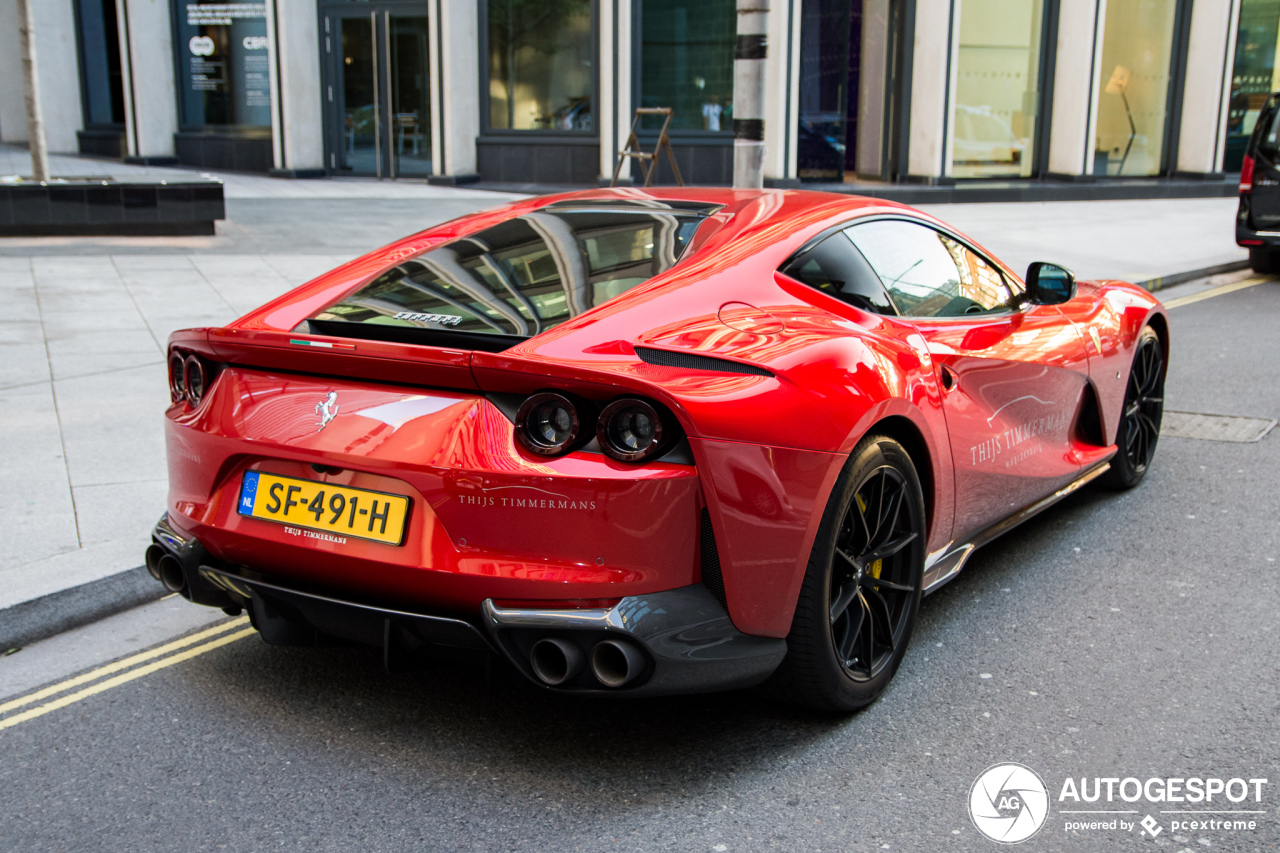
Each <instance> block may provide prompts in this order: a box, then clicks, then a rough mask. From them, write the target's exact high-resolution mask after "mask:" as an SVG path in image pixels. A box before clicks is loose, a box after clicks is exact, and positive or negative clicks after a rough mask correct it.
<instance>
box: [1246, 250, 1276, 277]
mask: <svg viewBox="0 0 1280 853" xmlns="http://www.w3.org/2000/svg"><path fill="white" fill-rule="evenodd" d="M1249 269H1251V270H1253V271H1254V272H1256V273H1262V274H1263V275H1270V274H1271V273H1274V272H1275V271H1276V262H1275V255H1274V254H1273V253H1272V251H1271V250H1270V249H1268V248H1267V247H1265V246H1263V247H1260V248H1257V249H1250V250H1249Z"/></svg>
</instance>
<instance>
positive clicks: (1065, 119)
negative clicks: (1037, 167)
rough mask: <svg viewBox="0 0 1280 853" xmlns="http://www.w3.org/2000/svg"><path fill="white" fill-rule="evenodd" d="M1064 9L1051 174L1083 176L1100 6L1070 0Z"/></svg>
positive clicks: (1089, 135) (1055, 84) (1089, 136)
mask: <svg viewBox="0 0 1280 853" xmlns="http://www.w3.org/2000/svg"><path fill="white" fill-rule="evenodd" d="M1060 8H1061V11H1060V12H1059V17H1058V57H1057V60H1056V62H1055V63H1054V67H1053V75H1054V77H1053V127H1052V128H1051V129H1050V132H1049V171H1050V172H1053V173H1055V174H1059V175H1083V174H1085V171H1086V163H1085V155H1086V153H1087V152H1088V150H1089V149H1090V147H1091V143H1092V141H1093V135H1092V133H1090V130H1089V118H1090V111H1091V109H1092V104H1093V99H1094V90H1095V88H1096V85H1095V83H1094V79H1095V77H1096V70H1095V68H1094V66H1095V64H1096V63H1095V61H1094V60H1095V45H1094V36H1095V31H1096V29H1097V17H1096V15H1095V12H1096V11H1097V6H1096V5H1095V4H1094V3H1085V2H1080V0H1077V1H1076V2H1071V0H1067V2H1064V3H1062V4H1061V7H1060ZM1100 41H1101V39H1099V42H1100ZM1099 49H1100V46H1099Z"/></svg>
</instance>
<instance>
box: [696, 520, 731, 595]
mask: <svg viewBox="0 0 1280 853" xmlns="http://www.w3.org/2000/svg"><path fill="white" fill-rule="evenodd" d="M700 541H701V544H702V585H703V586H705V587H706V588H707V589H709V590H711V594H712V595H714V596H715V597H716V601H718V602H720V606H721V607H723V608H724V609H725V610H728V609H729V600H728V599H727V598H725V595H724V575H722V574H721V573H720V552H719V551H717V550H716V534H715V532H714V531H713V530H712V529H711V514H710V513H709V512H707V510H706V508H705V507H703V510H702V531H701V535H700Z"/></svg>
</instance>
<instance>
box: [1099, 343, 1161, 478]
mask: <svg viewBox="0 0 1280 853" xmlns="http://www.w3.org/2000/svg"><path fill="white" fill-rule="evenodd" d="M1164 377H1165V363H1164V347H1163V346H1162V345H1161V343H1160V338H1159V336H1158V335H1156V333H1155V330H1153V329H1152V328H1151V327H1150V326H1147V327H1146V328H1144V329H1143V330H1142V333H1141V334H1140V335H1139V336H1138V343H1137V346H1135V347H1134V354H1133V367H1132V368H1131V369H1130V371H1129V384H1128V385H1127V386H1126V388H1125V393H1124V409H1123V410H1122V412H1121V421H1120V428H1119V430H1118V432H1117V435H1116V444H1118V445H1119V448H1120V449H1119V450H1118V451H1117V453H1116V455H1115V456H1114V457H1112V459H1111V471H1110V472H1108V473H1109V476H1108V481H1109V483H1110V485H1111V486H1113V487H1114V488H1118V489H1131V488H1133V487H1134V486H1136V485H1138V483H1140V482H1141V481H1142V478H1143V476H1144V475H1145V474H1146V473H1147V469H1148V468H1149V467H1150V466H1151V460H1152V459H1153V458H1154V457H1155V454H1156V444H1157V443H1158V442H1159V441H1160V422H1161V421H1162V420H1163V418H1164Z"/></svg>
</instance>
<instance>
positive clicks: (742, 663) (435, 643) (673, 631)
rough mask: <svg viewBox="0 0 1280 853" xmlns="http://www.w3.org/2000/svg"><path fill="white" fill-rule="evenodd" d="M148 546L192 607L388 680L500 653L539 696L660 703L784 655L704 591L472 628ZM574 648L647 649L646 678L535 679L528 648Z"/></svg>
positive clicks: (499, 615)
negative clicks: (619, 645) (178, 573)
mask: <svg viewBox="0 0 1280 853" xmlns="http://www.w3.org/2000/svg"><path fill="white" fill-rule="evenodd" d="M152 539H153V541H154V542H155V543H156V544H157V545H159V546H161V547H162V548H165V549H166V551H168V552H169V553H170V554H172V555H173V556H175V557H177V558H178V559H179V561H180V562H181V563H182V567H183V573H184V575H185V577H186V581H187V583H186V586H185V588H184V589H183V592H182V594H183V595H184V596H186V597H187V598H188V599H190V600H192V601H194V602H196V603H199V604H206V605H210V606H217V607H243V608H245V609H247V610H248V611H249V613H250V616H251V618H252V620H253V623H254V626H255V627H256V628H257V629H258V631H259V632H260V633H261V634H262V637H263V639H264V640H266V641H267V642H269V643H274V644H280V645H311V644H315V643H316V642H317V641H318V640H320V639H321V638H323V637H338V638H340V639H343V640H347V641H350V642H355V643H360V644H363V645H368V646H374V647H379V648H381V649H382V653H383V663H384V665H385V667H386V668H387V670H388V671H397V670H401V669H406V668H409V667H410V666H411V665H412V663H413V662H414V660H415V659H416V658H419V657H425V656H431V657H453V658H458V657H464V658H465V657H470V656H475V655H488V654H496V655H498V656H500V657H503V658H506V659H507V660H508V661H509V662H510V663H511V664H512V665H513V666H514V667H515V668H516V669H517V670H519V671H520V672H521V673H522V674H524V675H525V676H526V677H527V678H528V679H529V680H530V681H532V682H533V683H534V684H537V685H538V686H540V687H544V688H545V689H548V690H554V691H556V692H566V693H581V694H598V695H615V696H659V695H667V694H677V693H701V692H713V691H718V690H733V689H738V688H743V687H750V686H752V685H755V684H759V683H760V682H762V681H764V680H765V679H766V678H768V677H769V675H770V674H772V672H773V671H774V670H775V669H776V668H777V666H778V664H779V663H781V661H782V658H783V656H784V655H785V654H786V641H785V640H781V639H774V638H767V637H753V636H748V635H746V634H743V633H741V632H740V631H738V630H737V629H736V628H734V627H733V623H732V621H731V620H730V618H729V614H728V613H727V612H726V610H725V609H724V607H723V606H721V604H720V603H719V602H718V601H717V600H716V598H715V596H713V595H712V594H711V592H710V591H709V590H707V588H706V587H704V586H703V585H702V584H694V585H691V586H684V587H680V588H677V589H672V590H666V591H663V592H656V593H650V594H645V595H633V596H627V597H625V598H623V599H622V600H621V601H619V602H618V603H617V604H616V605H614V606H613V607H610V608H594V609H582V610H554V609H524V608H509V607H499V606H497V605H495V604H494V603H493V601H492V600H485V601H484V602H483V603H482V605H481V607H480V612H479V613H477V614H476V616H475V618H474V619H472V618H457V617H456V616H448V615H441V614H434V613H429V612H422V611H419V610H417V609H409V610H401V609H396V608H392V607H388V606H384V605H381V604H376V603H368V602H360V601H355V600H351V599H349V598H346V597H343V596H334V595H331V594H327V593H326V592H320V591H315V590H310V589H301V588H298V587H296V586H293V585H291V584H290V582H289V581H287V580H286V581H281V580H279V579H277V578H274V577H273V578H271V579H270V580H267V579H265V578H264V577H262V576H259V575H258V573H256V572H252V573H251V572H247V571H245V570H241V569H237V568H235V567H231V566H227V565H215V563H217V562H218V561H216V559H215V558H213V557H211V556H210V555H209V553H208V552H207V551H206V550H205V549H204V548H203V547H202V546H201V545H200V544H199V542H197V541H196V540H195V539H193V538H191V537H184V536H182V535H181V534H180V533H178V532H177V531H176V530H175V529H174V528H173V527H172V525H170V524H169V522H168V518H167V516H166V517H165V518H162V519H161V520H160V522H159V523H158V524H157V525H156V528H155V531H154V532H153V534H152ZM548 638H553V639H560V640H565V641H568V642H570V643H573V644H576V645H577V646H578V647H579V648H580V649H581V650H582V651H583V653H584V655H590V653H591V651H592V649H593V648H594V647H595V646H596V645H597V644H598V643H600V642H602V641H606V640H620V641H623V642H626V643H630V644H632V645H633V646H634V647H636V648H639V649H640V650H642V652H643V655H644V658H645V663H644V670H643V672H642V674H641V675H639V676H638V677H636V678H635V679H634V680H632V681H630V682H629V683H627V684H626V685H624V686H622V687H618V688H606V687H605V686H604V685H603V684H601V683H600V682H599V681H598V680H597V679H596V678H595V677H594V676H593V674H592V671H591V668H590V667H587V668H584V670H583V671H582V672H581V673H580V674H578V675H577V676H575V677H574V678H571V679H568V680H566V681H565V682H564V683H563V684H561V685H557V686H554V687H553V686H550V685H547V684H545V683H543V681H541V680H540V679H539V678H538V677H537V676H536V675H535V673H534V671H533V667H532V665H531V663H530V653H531V649H532V647H533V645H534V644H535V643H537V642H538V641H539V640H542V639H548Z"/></svg>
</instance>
